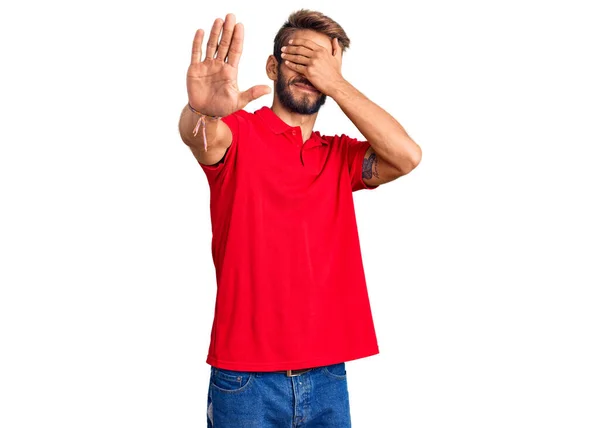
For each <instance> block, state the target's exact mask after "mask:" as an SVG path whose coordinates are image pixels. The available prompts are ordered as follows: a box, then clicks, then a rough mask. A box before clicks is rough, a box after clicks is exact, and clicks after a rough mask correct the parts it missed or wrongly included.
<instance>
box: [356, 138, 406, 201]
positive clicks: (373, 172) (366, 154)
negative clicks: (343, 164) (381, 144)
mask: <svg viewBox="0 0 600 428" xmlns="http://www.w3.org/2000/svg"><path fill="white" fill-rule="evenodd" d="M347 143H348V164H349V168H350V180H351V183H352V191H356V190H361V189H367V190H372V189H376V188H377V187H379V186H380V185H381V184H384V183H388V182H390V181H392V180H395V179H396V178H398V177H399V173H398V170H397V169H396V168H394V167H393V166H392V165H390V164H389V163H388V162H386V161H384V160H383V159H381V158H380V157H379V156H377V153H375V151H374V150H373V148H372V147H371V145H370V144H369V142H368V141H359V140H357V139H354V138H352V139H348V140H347Z"/></svg>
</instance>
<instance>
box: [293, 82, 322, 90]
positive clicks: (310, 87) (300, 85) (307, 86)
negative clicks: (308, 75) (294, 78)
mask: <svg viewBox="0 0 600 428" xmlns="http://www.w3.org/2000/svg"><path fill="white" fill-rule="evenodd" d="M293 85H294V86H295V87H297V88H298V89H301V90H303V91H307V92H313V93H319V91H318V89H317V88H315V87H314V86H313V85H311V84H310V83H306V82H295V83H293Z"/></svg>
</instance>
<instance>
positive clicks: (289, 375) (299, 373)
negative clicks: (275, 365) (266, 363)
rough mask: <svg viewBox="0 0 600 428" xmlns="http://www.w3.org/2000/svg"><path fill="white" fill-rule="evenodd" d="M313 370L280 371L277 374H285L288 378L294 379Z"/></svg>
mask: <svg viewBox="0 0 600 428" xmlns="http://www.w3.org/2000/svg"><path fill="white" fill-rule="evenodd" d="M313 368H314V367H313ZM313 368H310V369H298V370H280V371H276V372H275V373H285V375H286V376H287V377H294V376H299V375H301V374H303V373H306V372H309V371H311V370H312V369H313Z"/></svg>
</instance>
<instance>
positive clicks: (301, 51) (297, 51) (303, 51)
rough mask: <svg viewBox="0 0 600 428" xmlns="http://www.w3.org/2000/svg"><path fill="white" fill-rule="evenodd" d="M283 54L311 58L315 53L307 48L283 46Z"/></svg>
mask: <svg viewBox="0 0 600 428" xmlns="http://www.w3.org/2000/svg"><path fill="white" fill-rule="evenodd" d="M281 52H285V53H286V54H294V55H304V56H305V57H311V56H312V55H313V54H314V52H315V51H313V50H312V49H309V48H307V47H305V46H292V45H288V46H283V47H282V48H281Z"/></svg>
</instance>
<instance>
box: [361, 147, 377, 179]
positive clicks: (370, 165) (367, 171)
mask: <svg viewBox="0 0 600 428" xmlns="http://www.w3.org/2000/svg"><path fill="white" fill-rule="evenodd" d="M377 163H378V159H377V154H376V153H375V152H373V153H371V155H370V156H369V157H368V158H367V159H363V170H362V176H363V179H369V178H373V176H375V177H377V178H379V171H378V170H377Z"/></svg>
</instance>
